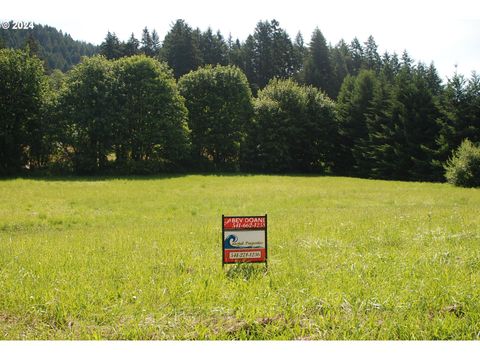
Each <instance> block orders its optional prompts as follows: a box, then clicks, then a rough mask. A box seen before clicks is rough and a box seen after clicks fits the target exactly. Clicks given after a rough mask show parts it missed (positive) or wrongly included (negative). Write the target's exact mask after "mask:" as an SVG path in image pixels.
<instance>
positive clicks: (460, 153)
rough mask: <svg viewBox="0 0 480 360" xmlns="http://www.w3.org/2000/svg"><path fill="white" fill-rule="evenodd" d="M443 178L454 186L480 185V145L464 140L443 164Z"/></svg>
mask: <svg viewBox="0 0 480 360" xmlns="http://www.w3.org/2000/svg"><path fill="white" fill-rule="evenodd" d="M444 167H445V170H446V172H445V178H446V179H447V181H448V182H449V183H451V184H453V185H456V186H463V187H478V186H480V147H478V146H475V145H474V144H473V143H472V142H471V141H470V140H468V139H466V140H464V141H463V142H462V143H461V145H460V146H459V147H458V148H457V149H456V150H455V151H453V154H452V157H451V158H450V159H448V161H447V163H446V164H445V166H444Z"/></svg>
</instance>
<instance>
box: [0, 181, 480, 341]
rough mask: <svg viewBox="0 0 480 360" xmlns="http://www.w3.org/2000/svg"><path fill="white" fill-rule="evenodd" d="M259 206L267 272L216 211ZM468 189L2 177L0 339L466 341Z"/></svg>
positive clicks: (479, 329)
mask: <svg viewBox="0 0 480 360" xmlns="http://www.w3.org/2000/svg"><path fill="white" fill-rule="evenodd" d="M265 213H267V214H268V226H269V228H268V240H269V244H268V248H269V254H268V255H269V263H268V270H267V271H266V270H265V266H264V265H261V264H242V265H226V266H225V268H224V269H222V253H221V216H222V214H225V215H263V214H265ZM479 338H480V190H479V189H463V188H455V187H453V186H451V185H448V184H433V183H416V182H395V181H379V180H362V179H352V178H342V177H309V176H263V175H254V176H253V175H252V176H249V175H236V176H230V175H223V176H214V175H208V176H207V175H188V176H171V177H157V178H141V177H138V178H135V177H133V178H118V179H114V178H110V179H101V178H98V179H94V178H72V179H11V180H1V181H0V339H147V340H148V339H319V340H321V339H349V340H353V339H456V340H461V339H479Z"/></svg>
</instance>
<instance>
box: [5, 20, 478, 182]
mask: <svg viewBox="0 0 480 360" xmlns="http://www.w3.org/2000/svg"><path fill="white" fill-rule="evenodd" d="M62 39H64V40H65V39H70V38H69V37H68V36H66V35H63V37H62ZM28 40H31V39H30V38H29V39H27V41H28ZM52 41H53V40H52ZM65 42H66V43H68V41H67V40H65ZM60 44H61V43H60ZM55 45H56V46H55ZM85 46H87V45H85ZM53 48H54V49H57V50H58V49H66V48H68V46H67V47H66V48H65V47H63V46H62V45H58V44H54V46H53ZM87 48H88V46H87ZM27 49H28V51H13V50H11V49H4V50H1V51H0V77H1V79H0V80H1V81H0V87H1V88H0V97H1V99H2V102H1V106H2V108H1V111H0V122H1V123H2V125H3V127H1V128H0V173H4V174H14V173H19V172H24V171H32V170H34V169H45V170H46V171H49V172H51V171H61V172H74V173H89V174H98V173H134V174H137V173H159V172H163V171H209V172H215V171H245V172H262V173H291V172H295V173H317V174H336V175H346V176H357V177H365V178H382V179H398V180H421V181H442V180H443V179H444V173H445V169H444V166H445V164H446V163H447V160H448V159H449V157H451V156H452V153H453V151H454V150H455V149H456V148H457V147H459V145H460V144H461V143H462V142H463V141H464V140H466V139H468V140H470V141H471V144H472V146H473V147H475V146H476V145H478V144H479V142H480V77H479V76H478V75H477V74H475V73H473V74H472V75H471V76H470V77H468V78H467V77H464V76H463V75H462V74H452V76H451V77H450V78H449V80H448V81H447V82H446V83H444V82H442V80H441V78H440V77H439V75H438V73H437V70H436V68H435V66H434V64H430V65H426V64H423V63H416V62H415V61H414V59H412V58H411V57H410V56H409V54H408V52H407V51H404V52H403V53H402V54H401V55H398V54H395V53H393V54H390V53H388V52H385V53H384V54H379V53H378V46H377V44H376V43H375V40H374V38H373V36H370V37H369V38H368V39H366V41H364V42H361V41H360V40H358V39H357V38H354V39H353V40H352V41H350V42H346V41H344V40H342V41H340V42H339V43H338V44H336V45H334V46H332V45H331V44H329V43H328V42H327V40H326V39H325V37H324V36H323V34H322V32H321V31H320V29H318V28H316V29H314V31H313V33H312V35H311V38H310V41H309V42H308V44H305V42H304V40H303V36H302V34H297V36H296V37H295V39H294V40H293V41H292V39H290V37H289V35H288V34H287V32H286V31H285V30H283V29H282V28H281V27H280V24H279V23H278V22H277V21H275V20H272V21H260V22H258V24H257V26H256V28H255V29H254V32H253V34H252V35H250V36H248V37H247V38H246V39H245V41H243V42H242V41H240V40H233V39H232V38H231V37H229V38H228V39H225V38H224V37H223V35H222V34H221V33H220V32H218V31H217V32H214V31H212V30H211V29H207V30H205V31H201V30H200V29H193V28H191V27H190V26H189V25H188V24H187V23H186V22H185V21H183V20H178V21H176V22H175V23H174V24H173V25H172V27H171V29H170V31H169V32H168V33H167V34H166V35H165V37H164V38H163V41H161V40H160V36H159V35H158V33H157V32H156V31H155V30H152V31H150V30H149V29H148V28H144V29H143V31H142V36H141V39H140V40H138V39H137V38H136V37H135V36H134V34H132V35H131V36H130V37H129V39H127V40H126V41H123V40H120V39H119V38H118V37H117V36H116V35H115V33H111V32H108V33H107V34H106V37H105V40H104V42H103V43H102V44H101V45H100V47H99V51H100V54H101V56H93V57H88V58H85V60H84V61H83V62H81V63H80V64H78V65H75V66H73V68H72V69H71V70H69V71H68V72H66V74H63V73H62V72H60V71H58V70H57V71H53V72H52V73H51V74H49V71H47V74H48V75H46V74H45V69H44V68H43V67H42V65H41V61H40V60H39V59H38V58H37V56H36V55H38V56H39V57H40V58H41V52H40V50H36V49H35V43H34V42H32V46H29V47H28V48H27ZM62 51H63V50H62ZM71 59H72V60H73V59H74V58H73V57H71ZM75 59H76V58H75ZM475 156H476V155H475ZM470 158H471V157H469V159H470ZM475 159H476V158H475ZM468 161H469V162H470V163H472V164H475V161H477V160H474V161H473V160H472V161H470V160H468ZM475 166H476V165H475ZM460 168H461V169H466V167H465V166H464V164H463V165H461V166H460ZM467 168H468V167H467ZM462 171H464V170H462ZM465 171H466V170H465ZM467 173H470V170H468V171H467ZM469 176H470V175H469Z"/></svg>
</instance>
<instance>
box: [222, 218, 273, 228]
mask: <svg viewBox="0 0 480 360" xmlns="http://www.w3.org/2000/svg"><path fill="white" fill-rule="evenodd" d="M265 220H266V219H265V216H250V217H244V216H238V217H234V216H224V217H223V228H224V229H265V226H266V221H265Z"/></svg>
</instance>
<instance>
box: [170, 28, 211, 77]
mask: <svg viewBox="0 0 480 360" xmlns="http://www.w3.org/2000/svg"><path fill="white" fill-rule="evenodd" d="M161 57H162V59H163V60H165V61H166V62H167V63H168V65H169V66H170V67H171V68H172V69H173V73H174V75H175V78H177V79H178V78H179V77H180V76H182V75H184V74H186V73H188V72H189V71H191V70H195V69H196V68H197V67H199V66H200V65H201V64H202V58H201V53H200V49H199V44H198V41H197V37H196V36H194V33H193V30H192V28H191V27H190V26H188V24H187V23H186V22H185V21H184V20H177V21H176V22H175V24H174V25H173V26H172V28H171V29H170V31H169V32H168V34H167V35H166V36H165V39H164V40H163V47H162V50H161Z"/></svg>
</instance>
